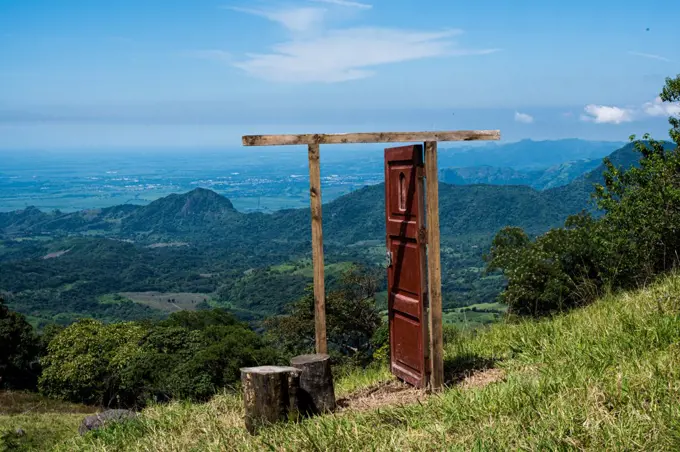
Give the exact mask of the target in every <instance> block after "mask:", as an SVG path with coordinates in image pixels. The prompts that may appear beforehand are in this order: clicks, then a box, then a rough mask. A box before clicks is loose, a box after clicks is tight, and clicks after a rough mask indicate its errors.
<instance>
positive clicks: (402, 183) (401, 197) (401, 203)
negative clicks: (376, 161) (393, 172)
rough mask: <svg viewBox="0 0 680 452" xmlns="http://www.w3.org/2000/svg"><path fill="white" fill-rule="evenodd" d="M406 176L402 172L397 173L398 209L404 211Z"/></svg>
mask: <svg viewBox="0 0 680 452" xmlns="http://www.w3.org/2000/svg"><path fill="white" fill-rule="evenodd" d="M406 190H407V187H406V176H405V175H404V173H400V174H399V210H401V211H402V212H404V211H405V210H406Z"/></svg>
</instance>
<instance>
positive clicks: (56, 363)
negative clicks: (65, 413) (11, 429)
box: [40, 310, 276, 407]
mask: <svg viewBox="0 0 680 452" xmlns="http://www.w3.org/2000/svg"><path fill="white" fill-rule="evenodd" d="M275 362H276V355H275V353H274V351H273V350H272V349H271V348H269V347H267V346H266V345H265V344H264V342H263V340H262V338H261V337H260V336H259V335H257V334H256V333H255V332H254V331H252V330H251V329H250V328H249V327H248V326H247V325H245V324H243V323H240V322H238V321H237V320H236V319H235V318H234V317H233V316H232V315H231V314H229V313H227V312H225V311H221V310H211V311H199V312H187V311H182V312H178V313H173V314H171V315H170V317H169V318H168V319H167V320H165V321H162V322H158V323H155V324H154V323H149V324H146V325H142V324H140V323H121V324H110V325H106V324H103V323H101V322H97V321H94V320H81V321H79V322H76V323H74V324H73V325H71V326H69V327H68V328H66V329H65V330H63V331H62V332H60V333H58V334H57V335H56V336H55V337H54V339H53V340H52V341H51V342H50V344H49V346H48V353H47V356H46V357H45V358H44V359H43V364H44V367H45V370H44V372H43V375H42V377H41V379H40V390H41V391H42V392H43V393H44V394H45V395H48V396H52V397H58V398H61V399H66V400H70V401H73V402H81V403H90V404H98V405H104V406H127V407H141V406H144V405H145V404H146V403H147V402H148V401H151V400H153V401H159V402H162V401H167V400H171V399H185V400H197V401H198V400H207V399H209V398H210V397H211V396H212V395H213V394H215V393H216V392H217V391H219V390H220V389H222V388H224V387H227V386H232V385H234V384H237V382H238V380H239V378H240V372H239V369H240V368H241V367H244V366H254V365H263V364H274V363H275Z"/></svg>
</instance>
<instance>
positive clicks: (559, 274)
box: [487, 75, 680, 315]
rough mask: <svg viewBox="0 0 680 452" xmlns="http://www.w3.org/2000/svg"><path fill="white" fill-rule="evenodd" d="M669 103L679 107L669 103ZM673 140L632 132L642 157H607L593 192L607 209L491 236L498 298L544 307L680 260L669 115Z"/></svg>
mask: <svg viewBox="0 0 680 452" xmlns="http://www.w3.org/2000/svg"><path fill="white" fill-rule="evenodd" d="M661 99H662V100H663V101H665V102H677V101H678V100H680V75H678V76H676V77H675V78H674V79H670V78H667V79H666V85H665V86H664V88H663V90H662V92H661ZM669 111H671V112H672V111H674V110H670V109H669ZM669 123H670V124H671V126H672V128H671V130H670V132H669V134H670V136H671V138H672V139H673V141H674V143H673V144H670V143H664V142H661V141H656V140H653V139H651V138H650V136H649V135H648V134H646V135H644V136H643V138H642V140H636V139H635V136H631V141H632V142H633V143H634V145H635V149H636V151H637V152H639V154H640V159H639V165H638V166H637V167H632V168H629V169H621V168H618V167H616V165H614V164H613V163H612V161H611V160H610V159H608V158H606V159H604V165H605V172H604V174H603V176H604V184H596V185H595V190H594V193H593V197H594V199H595V201H596V205H597V207H598V208H599V209H600V210H601V212H602V215H601V216H600V217H599V218H598V219H593V218H592V217H591V216H590V215H588V214H585V213H584V214H581V215H577V216H572V217H570V218H569V219H567V222H566V223H565V227H564V228H558V229H553V230H551V231H549V232H547V233H546V234H544V235H542V236H540V237H538V238H536V239H535V240H533V241H532V240H530V239H529V238H528V236H527V235H526V234H525V233H524V231H522V230H521V229H518V228H505V229H504V230H502V231H501V232H499V234H498V235H497V236H496V237H495V238H494V241H493V245H492V248H491V252H490V254H489V256H488V257H487V261H488V269H489V270H494V269H500V270H502V271H503V272H504V274H505V276H506V278H507V280H508V284H507V287H506V288H505V290H504V291H503V292H502V293H501V300H502V301H504V302H506V303H508V305H509V306H510V310H511V312H514V313H517V314H528V315H542V314H547V313H551V312H555V311H561V310H563V309H568V308H572V307H574V306H579V305H581V304H583V303H587V302H589V301H591V300H593V299H594V298H595V297H596V296H597V295H598V294H600V293H601V292H602V290H603V289H604V288H612V289H618V288H629V287H635V286H638V285H641V284H645V283H647V282H649V281H650V280H651V279H653V278H654V277H656V275H658V274H660V273H663V272H666V271H669V270H671V269H673V268H676V267H677V266H678V264H679V263H680V118H678V117H676V116H673V115H671V117H670V118H669Z"/></svg>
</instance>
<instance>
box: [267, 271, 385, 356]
mask: <svg viewBox="0 0 680 452" xmlns="http://www.w3.org/2000/svg"><path fill="white" fill-rule="evenodd" d="M377 286H378V275H377V273H376V271H374V270H369V269H367V268H364V267H358V266H357V267H353V268H351V269H350V270H348V271H346V272H345V273H344V274H343V276H342V277H341V280H340V282H339V286H338V289H337V290H334V291H332V292H329V293H328V294H327V295H326V335H327V340H328V349H329V352H330V353H331V354H332V355H333V357H334V359H335V360H336V361H337V360H345V361H346V360H347V359H348V358H351V359H353V360H355V361H357V362H364V361H366V360H368V359H369V358H370V356H371V354H372V352H373V348H374V342H372V341H371V339H372V337H373V335H374V334H375V332H376V330H377V329H378V328H379V327H380V325H381V324H382V319H381V318H380V314H379V312H378V310H377V308H376V301H375V292H376V288H377ZM314 326H315V323H314V296H313V293H312V290H311V287H309V288H307V294H306V295H305V296H304V297H303V298H301V299H300V300H298V301H297V302H295V303H293V304H292V305H291V306H290V308H289V312H288V314H287V315H283V316H277V317H274V318H272V319H269V320H267V321H266V322H265V328H266V329H267V334H268V337H269V338H270V340H271V341H272V342H273V343H274V344H277V346H278V348H279V349H280V350H282V352H283V353H284V355H286V356H293V355H297V354H302V353H311V352H313V350H314V345H315V331H314Z"/></svg>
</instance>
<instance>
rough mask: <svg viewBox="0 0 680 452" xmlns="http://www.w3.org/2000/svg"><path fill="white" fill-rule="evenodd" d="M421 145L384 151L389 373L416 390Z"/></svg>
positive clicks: (421, 358)
mask: <svg viewBox="0 0 680 452" xmlns="http://www.w3.org/2000/svg"><path fill="white" fill-rule="evenodd" d="M423 169H424V168H423V147H422V145H415V146H403V147H397V148H388V149H385V212H386V222H385V223H386V228H387V253H388V256H387V257H388V267H387V293H388V316H389V329H390V355H391V356H390V368H391V371H392V373H393V374H394V375H396V376H397V377H399V378H401V379H402V380H404V381H406V382H408V383H411V384H412V385H414V386H416V387H419V388H421V387H425V386H426V385H427V379H428V376H429V366H428V364H429V362H428V355H429V353H428V350H429V347H428V344H429V342H428V338H427V317H426V315H427V309H426V304H427V285H426V280H425V258H426V256H425V229H424V228H423V222H424V217H425V202H424V193H423V192H424V185H423Z"/></svg>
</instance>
